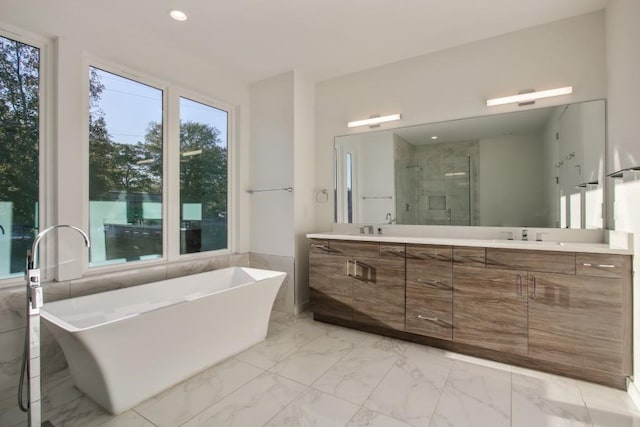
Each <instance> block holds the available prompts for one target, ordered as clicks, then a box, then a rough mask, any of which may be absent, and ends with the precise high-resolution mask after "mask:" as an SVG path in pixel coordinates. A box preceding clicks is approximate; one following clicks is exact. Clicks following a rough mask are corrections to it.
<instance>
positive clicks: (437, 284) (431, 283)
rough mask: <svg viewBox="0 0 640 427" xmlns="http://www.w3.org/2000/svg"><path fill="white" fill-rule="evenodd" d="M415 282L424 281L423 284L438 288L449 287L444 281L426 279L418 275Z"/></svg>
mask: <svg viewBox="0 0 640 427" xmlns="http://www.w3.org/2000/svg"><path fill="white" fill-rule="evenodd" d="M416 282H419V283H424V284H425V285H429V286H433V287H434V288H439V289H449V286H448V285H447V284H445V283H442V282H440V281H438V280H432V279H427V278H425V277H420V278H419V279H418V280H416Z"/></svg>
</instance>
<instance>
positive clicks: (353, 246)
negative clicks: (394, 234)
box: [329, 240, 380, 258]
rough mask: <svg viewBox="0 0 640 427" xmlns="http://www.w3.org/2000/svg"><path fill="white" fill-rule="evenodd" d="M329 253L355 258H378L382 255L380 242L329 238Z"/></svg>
mask: <svg viewBox="0 0 640 427" xmlns="http://www.w3.org/2000/svg"><path fill="white" fill-rule="evenodd" d="M329 253H330V254H331V255H342V256H346V257H353V258H356V257H363V258H378V257H379V256H380V243H378V242H356V241H351V240H329Z"/></svg>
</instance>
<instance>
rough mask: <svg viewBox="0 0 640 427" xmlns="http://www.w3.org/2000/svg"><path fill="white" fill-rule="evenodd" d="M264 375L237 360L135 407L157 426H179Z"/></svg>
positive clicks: (201, 374)
mask: <svg viewBox="0 0 640 427" xmlns="http://www.w3.org/2000/svg"><path fill="white" fill-rule="evenodd" d="M263 372H264V371H263V370H262V369H259V368H256V367H255V366H251V365H248V364H246V363H244V362H241V361H239V360H236V359H227V360H225V361H224V362H222V363H220V364H218V365H216V366H214V367H212V368H209V369H207V370H206V371H204V372H201V373H200V374H198V375H195V376H194V377H191V378H189V379H188V380H186V381H184V382H182V383H180V384H178V385H176V386H174V387H172V388H170V389H168V390H166V391H164V392H162V393H160V394H159V395H157V396H155V397H152V398H151V399H149V400H147V401H145V402H143V403H141V404H140V405H138V406H136V407H135V410H136V412H138V413H139V414H141V415H143V416H144V417H145V418H147V419H148V420H150V421H152V422H153V423H154V424H155V425H157V426H167V427H170V426H177V425H181V424H182V423H184V422H186V421H187V420H189V419H191V418H193V417H194V416H195V415H197V414H199V413H200V412H202V411H204V410H205V409H207V408H208V407H209V406H211V405H213V404H214V403H216V402H217V401H218V400H220V399H222V398H223V397H225V396H227V395H228V394H230V393H231V392H233V391H235V390H236V389H238V388H239V387H241V386H243V385H244V384H246V383H248V382H249V381H251V380H252V379H254V378H255V377H257V376H258V375H260V374H261V373H263Z"/></svg>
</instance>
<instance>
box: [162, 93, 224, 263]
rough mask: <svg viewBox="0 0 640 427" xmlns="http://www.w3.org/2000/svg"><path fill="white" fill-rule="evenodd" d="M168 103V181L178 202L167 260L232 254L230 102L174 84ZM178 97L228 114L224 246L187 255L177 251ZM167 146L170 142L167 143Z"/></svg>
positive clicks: (178, 234)
mask: <svg viewBox="0 0 640 427" xmlns="http://www.w3.org/2000/svg"><path fill="white" fill-rule="evenodd" d="M170 96H171V97H172V98H171V101H170V102H171V105H172V106H173V107H174V108H175V110H176V113H175V114H174V115H173V117H171V118H170V119H171V120H172V123H171V126H170V129H172V130H173V132H174V134H172V135H169V137H170V138H172V140H173V141H175V143H174V144H173V146H171V147H170V149H169V153H168V156H167V162H168V163H169V164H170V165H172V166H173V167H174V168H175V170H173V171H171V170H170V172H169V173H171V175H170V176H171V177H172V179H171V183H170V184H169V191H170V192H171V195H172V196H173V200H177V203H174V205H173V206H172V207H171V208H172V209H173V211H172V212H171V214H172V216H171V224H170V226H171V229H172V230H175V231H174V232H173V233H170V236H169V241H168V242H167V243H168V249H169V262H171V261H178V260H188V259H194V260H197V259H199V258H208V257H210V256H212V255H213V256H215V255H225V254H231V253H233V252H234V250H235V236H234V234H233V230H235V216H234V215H233V212H235V205H234V204H233V201H234V197H232V194H233V193H232V189H233V188H235V185H234V184H235V182H233V176H234V174H233V172H232V171H233V169H235V168H234V153H235V150H234V146H235V144H233V141H234V140H235V139H234V134H233V110H232V107H231V106H230V105H229V104H226V103H224V102H222V101H219V100H215V99H213V98H210V97H207V96H205V95H202V94H200V93H197V92H194V91H191V90H188V89H184V88H181V87H174V88H172V89H171V91H170ZM180 98H186V99H189V100H191V101H195V102H198V103H200V104H204V105H206V106H209V107H213V108H216V109H218V110H222V111H224V112H226V113H227V247H226V248H225V249H217V250H213V251H204V252H194V253H188V254H181V253H180V208H181V206H180ZM167 145H169V144H167Z"/></svg>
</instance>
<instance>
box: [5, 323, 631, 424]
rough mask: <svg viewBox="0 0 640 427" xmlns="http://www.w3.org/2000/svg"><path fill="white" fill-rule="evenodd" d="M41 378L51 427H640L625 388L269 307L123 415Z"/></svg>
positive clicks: (68, 385) (12, 411)
mask: <svg viewBox="0 0 640 427" xmlns="http://www.w3.org/2000/svg"><path fill="white" fill-rule="evenodd" d="M12 333H13V332H12V331H10V332H8V333H7V332H5V333H3V334H1V335H4V338H5V339H6V337H7V336H9V335H11V334H12ZM7 334H9V335H7ZM15 339H16V340H18V339H22V337H21V336H18V335H17V334H16V338H15ZM1 344H2V340H0V348H2V346H1ZM0 353H1V351H0ZM11 356H12V355H11V354H7V353H5V354H3V355H2V357H3V359H2V363H0V378H1V377H2V374H3V372H4V373H5V374H6V373H7V372H10V370H11V369H13V371H11V372H10V374H11V375H12V376H14V375H15V374H16V373H15V365H16V363H15V361H13V360H12V359H13V358H12V357H11ZM7 361H8V362H7ZM261 365H262V366H261ZM3 370H4V371H3ZM268 370H271V371H268ZM14 382H15V381H12V382H11V383H10V384H9V383H8V385H10V386H11V387H10V388H7V390H6V391H7V393H6V395H2V396H0V426H2V427H5V426H6V427H14V426H25V425H26V415H25V414H23V413H22V412H20V411H19V409H18V408H17V404H16V390H15V384H14ZM309 385H311V387H309ZM42 390H43V408H44V409H43V415H44V416H43V419H49V420H50V421H52V422H53V423H54V425H55V426H56V427H61V426H63V427H64V426H71V427H74V426H78V427H98V426H106V427H114V426H117V427H153V426H156V425H157V426H180V425H186V426H188V427H193V426H206V427H211V426H224V427H227V426H251V427H254V426H256V427H258V426H263V425H265V424H268V425H270V426H287V425H296V426H298V425H299V426H307V425H309V426H313V425H319V426H323V425H326V426H331V427H333V426H336V427H337V426H345V425H348V426H349V427H357V426H373V427H407V426H410V425H413V426H418V425H419V426H429V427H439V426H449V427H450V426H454V427H459V426H470V425H472V426H474V427H475V426H479V427H482V426H485V425H486V426H491V427H501V426H513V427H529V426H535V427H547V426H591V425H594V426H597V427H600V426H602V427H605V426H606V427H640V410H638V409H637V408H636V407H635V406H634V404H633V402H632V401H631V399H630V398H629V395H628V394H627V393H626V392H624V391H621V390H615V389H612V388H609V387H603V386H599V385H596V384H592V383H587V382H583V381H577V380H573V379H569V378H565V377H561V376H556V375H552V374H547V373H543V372H539V371H534V370H529V369H523V368H519V367H515V366H510V365H505V364H500V363H495V362H491V361H487V360H484V359H478V358H474V357H469V356H464V355H460V354H457V353H452V352H448V351H445V350H439V349H435V348H430V347H426V346H421V345H417V344H412V343H408V342H404V341H398V340H394V339H389V338H383V337H380V336H377V335H373V334H368V333H364V332H360V331H355V330H350V329H345V328H341V327H337V326H333V325H329V324H325V323H320V322H314V321H313V319H312V317H311V315H310V314H308V313H304V314H302V315H299V316H295V315H291V314H287V313H278V312H273V313H272V316H271V319H270V323H269V333H268V335H267V338H266V340H265V341H264V342H262V343H259V344H257V345H256V346H254V347H252V348H251V349H249V350H247V351H245V352H243V353H241V354H239V355H237V356H236V357H233V358H231V359H227V360H226V361H224V362H222V363H220V364H218V365H216V366H215V367H213V368H211V369H209V370H206V371H204V372H202V373H200V374H198V375H196V376H194V377H192V378H189V379H187V380H186V381H184V382H183V383H181V384H179V385H177V386H175V387H173V388H172V389H170V390H167V391H165V392H163V393H161V394H160V395H158V396H156V397H154V398H152V399H149V400H148V401H146V402H144V403H142V404H140V405H139V406H138V407H136V408H134V409H133V410H130V411H127V412H125V413H123V414H120V415H118V416H113V415H111V414H108V413H107V412H106V411H104V410H103V409H102V408H100V407H99V406H98V405H96V404H95V403H93V402H92V401H91V400H90V399H88V398H87V397H85V396H84V395H83V394H82V393H81V392H80V391H79V390H77V389H76V388H75V387H74V386H73V384H72V380H71V378H70V376H69V371H68V369H65V370H62V371H59V372H56V373H54V374H49V375H44V376H43V379H42ZM361 405H362V406H361Z"/></svg>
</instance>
